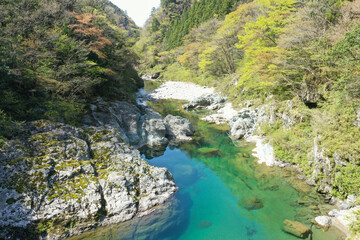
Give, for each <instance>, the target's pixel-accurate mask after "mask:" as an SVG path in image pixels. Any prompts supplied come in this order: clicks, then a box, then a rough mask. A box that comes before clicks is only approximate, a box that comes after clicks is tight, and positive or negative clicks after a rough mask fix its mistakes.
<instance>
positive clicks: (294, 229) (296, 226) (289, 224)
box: [283, 219, 311, 238]
mask: <svg viewBox="0 0 360 240" xmlns="http://www.w3.org/2000/svg"><path fill="white" fill-rule="evenodd" d="M283 230H284V232H287V233H290V234H292V235H294V236H296V237H299V238H307V237H308V236H309V235H310V234H311V229H310V228H308V227H306V226H305V225H304V224H302V223H300V222H295V221H291V220H288V219H286V220H285V221H284V225H283Z"/></svg>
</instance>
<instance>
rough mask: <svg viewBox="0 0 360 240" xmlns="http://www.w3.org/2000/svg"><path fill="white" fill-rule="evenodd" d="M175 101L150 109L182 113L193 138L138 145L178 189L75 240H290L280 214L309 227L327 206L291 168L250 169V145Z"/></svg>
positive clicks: (329, 238)
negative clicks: (251, 205)
mask: <svg viewBox="0 0 360 240" xmlns="http://www.w3.org/2000/svg"><path fill="white" fill-rule="evenodd" d="M180 104H181V103H180V102H177V101H167V102H158V103H154V104H152V106H153V107H154V108H155V110H157V111H159V112H161V113H162V114H163V115H167V114H168V113H172V114H176V115H182V116H186V117H187V118H189V119H190V120H191V121H192V122H193V124H194V125H195V128H196V131H197V132H196V135H195V137H194V140H193V141H191V142H188V143H185V144H182V145H180V146H177V147H171V148H170V147H168V148H166V149H163V150H162V149H157V150H156V151H153V150H149V149H144V153H146V154H145V155H144V157H146V158H147V159H148V162H149V164H151V165H154V166H158V167H166V168H168V169H169V171H170V172H171V173H172V174H173V176H174V179H175V182H176V184H177V185H178V186H179V191H178V192H177V193H176V194H175V195H174V196H173V197H172V198H171V199H169V201H168V202H167V203H165V204H164V205H162V206H159V207H158V208H157V209H156V210H155V211H154V212H153V213H152V214H150V215H147V216H144V217H142V218H135V219H133V220H131V221H129V222H127V223H123V224H119V225H113V226H110V227H107V228H101V229H97V230H95V231H93V232H90V233H87V234H85V235H82V236H80V237H77V238H76V239H99V240H100V239H101V240H105V239H113V240H120V239H122V240H123V239H154V240H155V239H156V240H161V239H169V240H170V239H181V240H218V239H219V240H236V239H239V240H263V239H264V240H295V239H298V238H296V237H293V236H291V235H289V234H286V233H284V232H283V231H282V230H281V228H282V223H283V221H284V220H285V219H290V220H295V221H300V222H302V223H303V224H305V225H307V226H309V227H311V226H312V224H311V220H312V219H313V218H314V216H316V215H320V214H321V213H326V212H327V211H328V209H329V206H328V205H327V204H326V203H325V202H324V199H323V198H322V196H320V195H319V194H317V193H316V192H315V190H314V189H312V188H310V187H309V186H308V185H307V184H305V183H304V182H303V181H300V180H299V179H298V178H297V174H296V170H294V169H291V168H290V169H279V168H268V167H265V166H256V164H255V163H254V159H253V158H252V157H251V154H250V153H251V148H252V147H253V146H251V145H249V146H247V145H246V144H245V143H236V145H240V146H241V147H237V146H235V145H234V143H233V142H232V141H231V140H230V138H229V137H228V136H227V134H226V127H224V126H215V125H211V124H208V123H205V122H202V121H199V116H198V115H197V113H193V114H190V113H186V112H183V111H181V110H179V106H180ZM248 198H257V199H259V200H260V201H261V202H262V203H263V208H260V209H257V210H248V209H246V208H244V204H243V202H244V201H245V200H246V199H248ZM312 230H313V232H314V234H313V239H314V240H325V239H326V240H337V239H343V236H342V235H341V234H340V232H339V231H337V230H336V229H329V230H328V231H327V232H323V231H322V230H320V229H316V228H315V227H312Z"/></svg>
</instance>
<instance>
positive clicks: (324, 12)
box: [136, 0, 360, 229]
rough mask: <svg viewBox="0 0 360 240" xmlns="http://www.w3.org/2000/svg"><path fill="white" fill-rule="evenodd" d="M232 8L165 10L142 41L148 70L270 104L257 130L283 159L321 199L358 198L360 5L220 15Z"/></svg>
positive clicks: (261, 0) (292, 4) (268, 5)
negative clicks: (326, 196) (296, 168)
mask: <svg viewBox="0 0 360 240" xmlns="http://www.w3.org/2000/svg"><path fill="white" fill-rule="evenodd" d="M197 3H198V4H200V5H201V3H202V1H198V2H197ZM233 3H234V2H231V3H230V2H229V1H214V2H213V3H212V4H214V5H213V6H212V7H211V9H212V10H214V12H211V14H210V12H209V14H206V13H207V11H204V12H203V11H202V10H199V11H196V10H195V6H198V5H196V4H195V3H194V4H192V5H191V7H188V8H186V10H184V11H183V12H182V13H181V14H180V15H179V16H176V17H174V18H173V19H172V18H166V17H164V13H166V12H168V11H169V10H168V7H167V5H164V4H163V5H162V8H160V9H159V10H157V11H156V12H155V13H154V14H153V16H152V18H151V19H150V20H149V21H148V25H147V27H146V28H145V29H144V30H143V32H142V33H141V40H140V41H139V42H138V43H137V44H136V47H137V48H136V51H138V52H139V54H140V55H141V56H142V57H143V58H142V64H141V67H142V69H141V70H142V72H143V73H147V74H153V73H160V74H161V75H160V77H161V78H165V79H168V80H178V81H192V82H196V83H199V84H202V85H208V86H215V87H216V88H217V89H218V90H219V91H221V92H222V93H223V94H224V95H226V96H229V98H230V100H231V101H232V102H233V103H235V104H236V106H239V108H241V106H253V107H257V106H267V108H266V109H269V114H272V115H273V116H274V118H273V119H272V121H271V122H269V123H267V124H263V126H262V127H261V131H259V132H258V133H259V134H263V135H265V136H266V137H267V139H268V141H270V142H271V143H272V145H273V146H274V148H275V154H276V157H277V158H278V159H279V160H282V161H285V162H290V163H294V164H297V165H298V166H300V168H301V169H302V171H303V172H304V174H305V175H306V176H307V177H308V180H309V181H308V182H309V183H310V184H313V185H315V186H316V187H317V188H318V191H320V192H323V193H327V194H330V195H332V196H337V197H340V198H343V197H347V196H349V195H360V191H359V186H360V185H359V183H360V174H359V173H360V167H359V160H360V151H359V149H360V142H359V139H360V128H359V126H360V124H359V122H360V101H359V97H360V95H359V93H360V80H359V79H360V78H359V77H360V75H359V70H360V69H359V67H360V62H359V59H360V58H359V51H360V38H359V36H360V35H359V33H360V32H359V29H360V20H359V14H360V1H358V0H354V1H337V0H331V1H320V0H312V1H308V0H300V1H295V0H277V1H275V0H270V1H265V0H254V1H251V2H246V3H243V2H241V4H239V3H238V7H237V8H236V9H233V10H234V11H232V12H231V13H229V14H227V13H228V12H227V11H218V10H219V9H221V6H224V5H223V4H225V6H234V5H232V4H233ZM226 4H228V5H226ZM200 5H199V6H200ZM207 6H210V4H207ZM225 9H227V10H230V9H231V8H230V7H229V8H225ZM193 11H194V12H197V13H199V14H198V15H192V14H191V13H192V12H193ZM208 11H209V10H208ZM225 15H226V16H225ZM222 16H224V17H222ZM194 18H196V19H199V20H193V19H194ZM200 19H201V20H200ZM244 103H247V104H246V105H245V104H244ZM354 229H356V226H354Z"/></svg>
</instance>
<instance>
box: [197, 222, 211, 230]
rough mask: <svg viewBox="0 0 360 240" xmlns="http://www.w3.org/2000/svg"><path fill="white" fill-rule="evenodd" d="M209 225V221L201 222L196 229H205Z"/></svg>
mask: <svg viewBox="0 0 360 240" xmlns="http://www.w3.org/2000/svg"><path fill="white" fill-rule="evenodd" d="M211 225H212V223H211V222H210V221H205V220H203V221H201V222H200V223H199V224H198V225H197V227H198V228H200V229H205V228H209V227H211Z"/></svg>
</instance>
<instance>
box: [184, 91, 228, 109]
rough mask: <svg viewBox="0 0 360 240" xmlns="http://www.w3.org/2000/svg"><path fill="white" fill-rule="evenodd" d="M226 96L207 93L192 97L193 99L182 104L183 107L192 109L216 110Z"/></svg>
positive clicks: (223, 102) (221, 105) (224, 100)
mask: <svg viewBox="0 0 360 240" xmlns="http://www.w3.org/2000/svg"><path fill="white" fill-rule="evenodd" d="M225 102H226V98H224V97H222V96H220V95H219V94H214V93H207V94H204V95H201V96H200V97H198V98H196V99H194V100H193V101H191V102H189V103H187V104H184V105H183V109H186V110H192V109H209V110H216V109H220V108H221V107H223V106H224V104H225Z"/></svg>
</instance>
